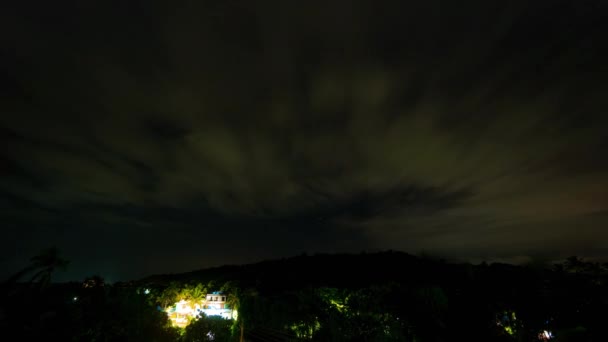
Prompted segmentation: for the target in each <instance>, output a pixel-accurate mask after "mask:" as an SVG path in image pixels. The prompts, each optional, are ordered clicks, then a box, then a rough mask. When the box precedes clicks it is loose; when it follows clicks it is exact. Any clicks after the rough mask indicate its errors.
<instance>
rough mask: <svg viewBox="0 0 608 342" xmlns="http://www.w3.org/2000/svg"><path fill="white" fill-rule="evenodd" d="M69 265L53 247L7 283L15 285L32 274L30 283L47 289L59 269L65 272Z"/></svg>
mask: <svg viewBox="0 0 608 342" xmlns="http://www.w3.org/2000/svg"><path fill="white" fill-rule="evenodd" d="M68 264H69V261H67V260H65V259H63V258H61V257H60V256H59V250H58V249H57V248H55V247H51V248H49V249H46V250H44V251H42V252H41V253H40V254H38V255H35V256H33V257H32V258H31V259H30V265H28V266H27V267H25V268H24V269H22V270H21V271H19V272H17V273H16V274H15V275H13V276H12V277H10V278H9V279H8V280H7V283H15V282H17V281H19V280H21V279H23V278H24V277H25V276H27V275H30V274H31V277H30V278H29V280H28V281H27V282H28V283H30V284H38V285H40V286H41V287H45V286H47V285H48V284H49V283H50V282H51V276H52V274H53V272H54V271H55V270H58V269H60V270H64V269H65V268H66V267H67V265H68Z"/></svg>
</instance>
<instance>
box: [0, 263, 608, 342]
mask: <svg viewBox="0 0 608 342" xmlns="http://www.w3.org/2000/svg"><path fill="white" fill-rule="evenodd" d="M607 271H608V270H607V269H606V265H600V264H596V263H589V262H584V261H583V260H580V259H578V258H574V257H573V258H570V259H568V260H566V261H565V262H564V263H561V264H559V265H555V266H553V267H552V268H547V267H537V266H534V267H533V266H512V265H505V264H492V265H487V264H481V265H477V266H474V265H470V264H449V263H446V262H443V261H441V260H432V259H429V258H417V257H413V256H410V255H407V254H404V253H396V252H386V253H374V254H360V255H316V256H300V257H295V258H290V259H283V260H275V261H269V262H263V263H258V264H253V265H245V266H238V267H236V266H230V267H220V268H215V269H209V270H203V271H198V272H192V273H188V274H180V275H169V276H155V277H150V278H147V279H143V280H140V281H137V282H130V283H121V284H113V285H108V284H104V283H103V279H101V278H99V277H92V278H89V279H86V280H85V281H84V282H83V283H72V284H56V285H50V286H49V285H47V286H40V284H39V283H36V282H34V283H27V282H25V283H24V282H21V283H7V284H5V285H4V286H5V291H4V294H5V296H4V300H3V302H2V316H1V321H0V322H1V326H0V327H1V328H2V329H3V331H7V332H8V331H10V332H11V333H15V334H16V336H21V338H20V340H39V341H40V340H41V341H45V340H62V341H239V340H240V339H241V338H243V339H244V340H247V341H263V340H275V341H288V340H294V341H295V340H315V341H453V340H463V341H464V340H466V341H478V340H479V341H481V340H483V341H538V340H539V339H540V340H542V338H546V336H549V335H548V334H549V333H550V336H551V338H550V339H551V340H555V341H600V340H604V338H603V336H602V335H601V332H602V330H601V328H602V325H603V321H602V318H603V317H604V316H602V315H601V314H599V315H598V313H602V312H606V310H607V309H608V286H607V280H608V278H607V275H608V272H607ZM211 291H223V292H224V293H226V294H227V298H228V305H229V306H230V307H232V308H235V309H237V310H238V318H237V319H236V320H224V319H222V318H219V317H201V318H200V319H198V320H195V321H193V322H191V323H190V324H189V325H188V326H187V327H186V328H185V329H178V328H174V327H171V325H170V322H169V321H168V319H167V315H166V313H165V312H163V311H162V309H164V308H166V307H168V306H171V305H173V304H174V303H175V302H177V301H179V300H181V299H185V300H201V299H203V298H204V296H205V294H206V293H208V292H211ZM543 334H545V335H543Z"/></svg>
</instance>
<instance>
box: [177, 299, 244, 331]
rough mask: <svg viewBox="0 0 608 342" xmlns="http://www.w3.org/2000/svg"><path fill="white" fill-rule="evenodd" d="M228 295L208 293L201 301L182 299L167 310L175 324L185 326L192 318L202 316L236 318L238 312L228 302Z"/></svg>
mask: <svg viewBox="0 0 608 342" xmlns="http://www.w3.org/2000/svg"><path fill="white" fill-rule="evenodd" d="M226 299H227V297H226V295H225V294H223V293H222V292H213V293H210V294H207V295H206V296H205V299H203V300H201V301H198V302H197V301H191V300H184V299H182V300H180V301H179V302H177V303H175V306H173V307H169V308H167V309H166V310H165V311H166V312H167V315H169V319H170V320H171V321H172V322H173V325H176V326H178V327H185V326H186V325H188V323H190V321H191V320H193V319H197V317H200V316H202V315H203V314H204V315H206V316H220V317H222V318H224V319H233V318H234V319H236V316H237V312H236V310H233V309H232V308H230V307H229V306H228V305H227V304H226Z"/></svg>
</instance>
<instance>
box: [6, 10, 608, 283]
mask: <svg viewBox="0 0 608 342" xmlns="http://www.w3.org/2000/svg"><path fill="white" fill-rule="evenodd" d="M7 2H9V1H7ZM298 4H299V5H298ZM304 4H306V5H304ZM607 13H608V2H606V1H602V0H597V1H594V0H572V1H564V0H551V1H549V0H538V1H529V0H517V1H515V0H514V1H487V0H479V1H451V0H443V1H438V0H424V1H422V0H412V1H395V2H392V1H324V2H322V3H321V2H319V3H318V4H313V3H311V2H308V1H306V2H303V1H300V2H296V1H244V0H243V1H236V0H226V1H165V2H163V1H149V0H146V1H143V0H142V1H123V0H120V1H118V0H116V1H108V0H104V1H101V0H99V1H93V0H89V1H82V0H71V1H10V3H8V4H7V3H5V2H3V4H2V5H0V225H1V226H2V236H1V237H0V240H1V241H0V268H1V272H0V275H1V276H2V278H5V277H6V276H8V275H9V274H11V273H14V272H15V271H17V270H18V269H20V268H21V267H23V266H25V265H26V264H27V262H28V259H29V257H31V256H32V255H35V254H36V253H38V252H39V251H40V250H42V249H44V248H47V247H49V246H57V247H58V248H59V249H60V251H61V253H62V255H63V256H64V257H65V258H66V259H69V260H70V261H71V264H70V266H69V268H68V270H67V271H66V272H63V273H58V274H57V278H56V279H58V280H62V279H63V280H66V279H82V278H83V277H85V276H88V275H93V274H100V275H101V276H103V277H105V278H106V279H107V280H108V281H116V280H125V279H133V278H137V277H141V276H144V275H148V274H153V273H167V272H171V273H173V272H182V271H188V270H194V269H200V268H203V267H209V266H217V265H222V264H227V263H229V264H232V263H246V262H256V261H260V260H263V259H268V258H277V257H287V256H293V255H299V254H301V253H303V252H308V253H309V254H314V253H317V252H330V253H336V252H354V253H358V252H361V251H363V250H365V251H377V250H386V249H394V250H403V251H406V252H410V253H414V254H417V253H422V252H423V253H428V254H431V255H437V256H441V257H445V258H448V259H450V260H468V261H472V262H479V261H482V260H488V261H504V262H514V263H522V262H528V261H531V260H532V261H537V260H541V261H542V260H544V261H549V260H556V259H560V258H564V257H567V256H569V255H575V254H576V255H579V256H583V257H586V258H589V259H606V258H608V229H607V228H608V157H607V156H608V152H606V151H608V63H607V62H606V61H607V60H608V53H606V52H603V51H604V50H607V51H608V49H606V45H608V43H607V41H608V38H606V37H608V29H606V20H605V18H606V14H607Z"/></svg>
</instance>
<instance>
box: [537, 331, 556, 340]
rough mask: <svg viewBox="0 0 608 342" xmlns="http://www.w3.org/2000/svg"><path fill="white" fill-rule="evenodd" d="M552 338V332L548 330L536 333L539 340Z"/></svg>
mask: <svg viewBox="0 0 608 342" xmlns="http://www.w3.org/2000/svg"><path fill="white" fill-rule="evenodd" d="M553 338H554V336H553V333H552V332H550V331H548V330H543V332H541V333H539V334H538V339H539V340H540V341H549V340H552V339H553Z"/></svg>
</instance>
